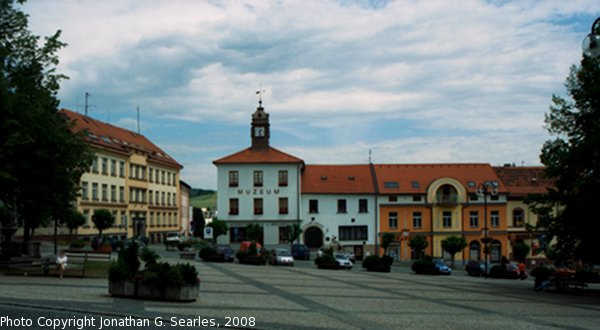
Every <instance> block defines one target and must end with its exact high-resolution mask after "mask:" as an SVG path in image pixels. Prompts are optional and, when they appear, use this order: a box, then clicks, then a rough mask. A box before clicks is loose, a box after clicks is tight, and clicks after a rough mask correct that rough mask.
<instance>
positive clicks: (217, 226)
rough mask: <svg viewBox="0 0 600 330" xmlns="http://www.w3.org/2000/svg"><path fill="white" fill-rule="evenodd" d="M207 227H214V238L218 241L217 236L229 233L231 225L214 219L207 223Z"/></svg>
mask: <svg viewBox="0 0 600 330" xmlns="http://www.w3.org/2000/svg"><path fill="white" fill-rule="evenodd" d="M206 226H207V227H211V228H212V229H213V240H214V241H215V242H216V241H217V238H218V237H219V236H221V235H225V234H227V232H228V231H229V226H228V225H227V223H226V222H225V221H222V220H218V219H213V221H211V223H209V224H208V225H206Z"/></svg>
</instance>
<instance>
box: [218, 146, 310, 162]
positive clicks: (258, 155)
mask: <svg viewBox="0 0 600 330" xmlns="http://www.w3.org/2000/svg"><path fill="white" fill-rule="evenodd" d="M257 163H264V164H287V163H289V164H304V161H303V160H302V159H300V158H297V157H294V156H292V155H289V154H286V153H285V152H282V151H279V150H277V149H275V148H273V147H268V148H264V149H262V148H260V149H259V148H255V149H253V148H251V147H250V148H247V149H244V150H242V151H239V152H236V153H234V154H231V155H229V156H225V157H223V158H219V159H217V160H215V161H213V164H215V165H219V164H257Z"/></svg>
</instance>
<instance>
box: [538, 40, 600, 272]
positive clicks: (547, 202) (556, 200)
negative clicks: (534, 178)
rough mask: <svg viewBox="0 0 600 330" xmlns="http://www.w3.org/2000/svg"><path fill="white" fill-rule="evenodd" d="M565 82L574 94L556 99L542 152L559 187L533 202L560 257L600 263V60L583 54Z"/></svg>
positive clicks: (549, 174)
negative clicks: (599, 212)
mask: <svg viewBox="0 0 600 330" xmlns="http://www.w3.org/2000/svg"><path fill="white" fill-rule="evenodd" d="M598 32H600V31H598ZM565 86H566V88H567V92H568V94H569V96H570V98H568V99H567V98H563V97H559V96H556V95H554V96H553V97H552V105H551V107H550V112H549V113H548V114H546V119H545V122H546V128H547V130H548V132H549V133H550V134H551V135H553V137H554V138H553V139H552V140H549V141H546V142H545V143H544V146H543V147H542V152H541V155H540V159H541V162H542V163H543V164H544V165H545V167H546V176H547V177H548V178H551V179H554V180H555V186H554V188H552V189H551V190H550V191H549V193H548V194H545V195H542V196H534V197H533V198H530V200H529V204H530V205H531V206H532V208H533V209H534V211H535V212H536V213H538V214H539V215H540V220H539V222H538V228H537V230H538V231H543V232H546V233H547V234H548V241H551V242H554V243H552V244H551V245H550V246H547V248H550V249H552V251H553V253H554V254H555V257H556V258H559V259H562V260H568V259H577V260H582V261H584V262H586V263H592V264H598V263H600V240H598V238H597V233H598V232H599V231H600V221H597V219H596V218H597V217H596V216H594V215H595V214H596V205H597V195H598V187H599V186H600V147H599V146H600V60H599V59H598V58H592V57H588V56H584V57H583V59H582V60H581V64H580V66H578V67H576V66H573V67H571V72H570V74H569V76H568V77H567V81H566V84H565Z"/></svg>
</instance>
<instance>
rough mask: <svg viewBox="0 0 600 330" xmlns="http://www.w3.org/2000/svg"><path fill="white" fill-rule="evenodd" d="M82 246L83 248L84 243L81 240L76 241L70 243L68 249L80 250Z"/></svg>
mask: <svg viewBox="0 0 600 330" xmlns="http://www.w3.org/2000/svg"><path fill="white" fill-rule="evenodd" d="M84 246H85V242H84V241H83V240H82V239H81V238H80V239H76V240H74V241H73V242H71V244H69V247H70V248H72V249H81V248H82V247H84Z"/></svg>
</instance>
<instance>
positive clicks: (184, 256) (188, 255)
mask: <svg viewBox="0 0 600 330" xmlns="http://www.w3.org/2000/svg"><path fill="white" fill-rule="evenodd" d="M179 258H180V259H189V260H194V259H196V252H194V251H185V252H179Z"/></svg>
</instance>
